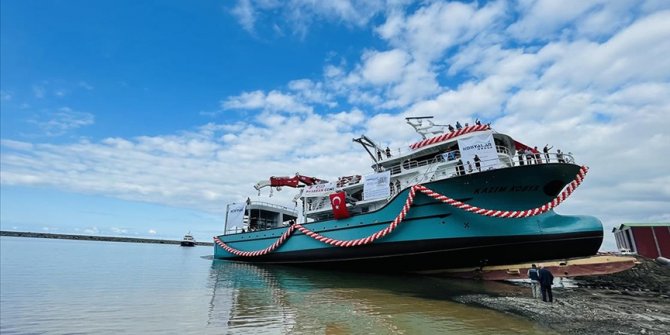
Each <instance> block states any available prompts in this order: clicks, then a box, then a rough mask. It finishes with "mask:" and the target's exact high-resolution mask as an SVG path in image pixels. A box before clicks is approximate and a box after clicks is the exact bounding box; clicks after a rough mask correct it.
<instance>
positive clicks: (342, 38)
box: [0, 0, 670, 250]
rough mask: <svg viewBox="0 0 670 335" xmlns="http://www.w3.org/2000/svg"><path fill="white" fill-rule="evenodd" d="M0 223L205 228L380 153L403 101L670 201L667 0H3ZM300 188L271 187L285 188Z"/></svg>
mask: <svg viewBox="0 0 670 335" xmlns="http://www.w3.org/2000/svg"><path fill="white" fill-rule="evenodd" d="M0 10H1V11H0V112H1V113H0V116H1V119H0V121H1V122H0V123H1V124H0V131H1V134H0V138H1V142H0V148H1V152H0V153H1V155H0V158H1V160H0V183H1V184H0V186H1V188H0V206H1V207H0V209H1V211H0V228H1V229H2V230H18V231H37V232H51V233H63V234H95V235H112V236H132V237H150V238H164V239H180V238H181V237H182V236H183V235H184V234H185V233H186V232H188V231H190V232H191V233H193V234H194V236H195V237H196V239H198V240H203V241H208V240H211V237H212V236H214V235H217V234H220V233H221V232H222V230H223V224H224V223H223V221H224V217H225V208H226V204H228V203H232V202H239V201H244V200H245V199H246V198H247V197H251V198H252V200H256V199H258V200H260V199H263V200H267V199H268V198H267V196H268V195H269V194H268V192H267V191H265V192H264V193H263V194H262V197H259V196H258V193H257V192H256V191H255V190H254V189H253V187H252V186H253V185H254V184H255V183H256V182H258V181H260V180H266V179H268V178H269V177H270V176H282V175H286V176H290V175H293V174H295V173H296V172H299V173H301V174H304V175H308V176H315V177H319V178H322V179H331V180H332V179H336V178H337V177H338V176H343V175H352V174H367V173H369V172H371V170H370V165H371V161H370V158H369V157H368V156H367V153H365V151H364V150H363V149H362V148H361V147H360V146H357V144H356V143H353V142H352V138H354V137H358V136H360V135H362V134H365V135H366V136H368V137H370V138H371V139H373V140H374V141H376V142H377V143H379V144H381V145H382V146H386V145H388V146H390V147H392V148H400V147H406V145H408V144H409V143H412V142H415V141H417V140H418V139H419V137H418V135H417V134H416V133H414V131H413V129H412V128H411V127H409V126H408V125H407V124H405V121H404V118H405V117H407V116H425V115H432V116H434V117H435V120H436V122H438V123H454V122H455V121H457V120H458V121H460V122H461V123H465V122H472V121H473V120H475V119H477V118H479V119H481V120H483V121H484V122H486V123H489V122H490V123H491V125H492V127H493V128H494V129H495V130H496V131H498V132H501V133H505V134H508V135H510V136H512V137H514V138H515V139H517V140H519V141H521V142H523V143H526V144H528V145H532V146H535V145H537V146H538V147H542V146H544V145H545V144H549V145H550V146H553V147H554V150H556V149H561V150H562V151H564V152H571V153H572V154H574V156H575V158H576V161H577V163H578V164H580V165H586V166H589V167H590V172H589V174H588V175H587V177H586V180H585V182H584V183H583V184H582V186H580V188H579V189H578V190H577V191H576V192H575V193H574V194H573V195H572V196H571V197H570V198H569V199H568V200H567V201H566V202H564V203H563V204H562V205H561V206H560V207H559V208H558V209H557V210H556V211H557V212H558V213H560V214H570V215H572V214H580V215H581V214H584V215H593V216H596V217H598V218H599V219H600V220H602V222H603V225H604V229H605V242H604V244H603V247H602V248H601V249H603V250H614V249H615V242H614V238H613V236H612V234H611V230H612V227H614V226H618V225H620V224H621V223H625V222H667V221H670V172H669V171H670V158H669V157H668V155H669V154H670V130H669V129H670V57H669V56H668V55H670V42H669V41H670V2H668V1H663V0H648V1H637V0H636V1H628V0H619V1H607V0H602V1H601V0H596V1H567V2H566V1H551V0H537V1H535V0H519V1H479V2H455V1H408V0H370V1H347V0H339V1H310V0H286V1H278V0H276V1H275V0H255V1H254V0H239V1H213V0H208V1H183V0H182V1H179V0H165V1H129V0H114V1H111V0H98V1H85V0H80V1H77V0H68V1H57V0H40V1H36V0H3V1H2V2H0ZM293 195H294V193H292V192H291V191H290V190H286V189H285V190H283V191H282V192H274V194H273V198H271V199H270V201H276V202H280V203H289V200H290V199H291V198H292V197H293Z"/></svg>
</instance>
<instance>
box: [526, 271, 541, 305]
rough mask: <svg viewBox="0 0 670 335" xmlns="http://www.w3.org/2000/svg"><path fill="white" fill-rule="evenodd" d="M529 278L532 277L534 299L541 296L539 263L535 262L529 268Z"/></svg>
mask: <svg viewBox="0 0 670 335" xmlns="http://www.w3.org/2000/svg"><path fill="white" fill-rule="evenodd" d="M528 279H530V289H531V293H532V294H533V299H539V298H540V274H539V270H538V269H537V265H535V264H533V265H532V267H531V268H530V269H528Z"/></svg>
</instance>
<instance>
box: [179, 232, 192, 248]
mask: <svg viewBox="0 0 670 335" xmlns="http://www.w3.org/2000/svg"><path fill="white" fill-rule="evenodd" d="M179 245H181V246H182V247H195V238H193V235H191V233H190V232H189V233H188V234H186V235H184V238H183V239H182V240H181V243H179Z"/></svg>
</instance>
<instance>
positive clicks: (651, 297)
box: [455, 257, 670, 335]
mask: <svg viewBox="0 0 670 335" xmlns="http://www.w3.org/2000/svg"><path fill="white" fill-rule="evenodd" d="M637 259H638V262H639V264H637V265H636V266H635V267H633V268H631V269H629V270H626V271H622V272H619V273H614V274H609V275H598V276H588V277H575V278H574V279H573V280H574V282H575V284H576V287H558V286H557V285H554V287H553V293H554V294H553V295H554V302H553V303H546V302H543V301H542V300H541V299H533V298H532V297H531V292H530V286H529V285H515V284H512V283H509V284H510V285H513V286H515V289H513V290H510V291H509V292H505V294H500V295H497V296H496V295H484V294H473V295H463V296H460V297H457V298H456V299H455V300H456V301H458V302H461V303H464V304H471V305H476V306H480V307H483V308H488V309H492V310H496V311H499V312H502V313H509V314H514V315H517V316H520V317H523V318H526V319H529V320H532V321H533V322H535V323H537V324H539V325H541V326H542V327H545V328H547V329H550V330H552V331H554V332H557V333H559V334H603V335H604V334H667V329H670V267H668V266H663V265H660V264H658V263H656V262H654V261H653V260H649V259H644V258H642V257H638V258H637ZM555 282H556V281H555Z"/></svg>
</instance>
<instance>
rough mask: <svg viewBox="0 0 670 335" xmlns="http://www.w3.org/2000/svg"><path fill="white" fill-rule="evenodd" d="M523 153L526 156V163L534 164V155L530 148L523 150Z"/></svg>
mask: <svg viewBox="0 0 670 335" xmlns="http://www.w3.org/2000/svg"><path fill="white" fill-rule="evenodd" d="M524 153H525V154H526V162H527V163H528V165H531V164H535V163H534V161H535V155H533V152H532V151H530V148H526V149H524Z"/></svg>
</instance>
